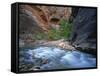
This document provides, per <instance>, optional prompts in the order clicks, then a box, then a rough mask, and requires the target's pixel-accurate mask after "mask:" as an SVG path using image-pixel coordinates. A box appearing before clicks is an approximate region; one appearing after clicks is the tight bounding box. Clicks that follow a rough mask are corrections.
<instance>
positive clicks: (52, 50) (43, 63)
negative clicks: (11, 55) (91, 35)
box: [20, 47, 96, 70]
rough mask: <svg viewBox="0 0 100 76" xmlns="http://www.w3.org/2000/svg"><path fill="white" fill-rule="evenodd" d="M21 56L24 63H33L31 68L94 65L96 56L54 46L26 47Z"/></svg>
mask: <svg viewBox="0 0 100 76" xmlns="http://www.w3.org/2000/svg"><path fill="white" fill-rule="evenodd" d="M22 57H23V58H24V60H23V62H24V63H25V64H33V65H34V66H32V68H33V67H34V69H38V70H52V69H72V68H86V67H96V58H95V57H93V56H92V55H90V54H86V53H82V52H79V51H77V50H74V51H69V50H64V49H61V48H56V47H37V48H35V49H28V50H27V51H24V52H23V55H22ZM22 57H20V58H22ZM20 63H21V62H20ZM26 66H27V65H26ZM37 67H38V68H37ZM32 68H30V69H32ZM30 69H27V70H30ZM34 69H33V70H34Z"/></svg>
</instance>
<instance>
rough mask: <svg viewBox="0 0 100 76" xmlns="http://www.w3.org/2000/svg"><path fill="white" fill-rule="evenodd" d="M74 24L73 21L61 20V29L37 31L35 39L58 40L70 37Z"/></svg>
mask: <svg viewBox="0 0 100 76" xmlns="http://www.w3.org/2000/svg"><path fill="white" fill-rule="evenodd" d="M71 28H72V25H71V23H69V22H67V21H65V20H61V21H60V28H59V30H56V29H51V30H49V31H48V33H47V34H45V33H39V32H38V33H37V34H36V35H35V39H38V40H42V39H46V40H58V39H62V38H63V39H69V37H70V33H71Z"/></svg>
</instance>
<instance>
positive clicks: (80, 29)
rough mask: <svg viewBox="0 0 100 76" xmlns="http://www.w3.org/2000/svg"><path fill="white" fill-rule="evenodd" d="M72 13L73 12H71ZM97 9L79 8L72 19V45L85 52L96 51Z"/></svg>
mask: <svg viewBox="0 0 100 76" xmlns="http://www.w3.org/2000/svg"><path fill="white" fill-rule="evenodd" d="M73 13H74V12H73ZM96 21H97V10H96V9H95V8H79V9H78V12H77V15H76V17H75V18H74V19H73V30H72V35H71V38H70V40H71V43H72V45H73V46H74V47H75V48H77V49H79V50H84V51H85V52H88V53H92V54H96V53H97V49H96V46H97V44H96V43H97V42H96V41H97V22H96Z"/></svg>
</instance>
